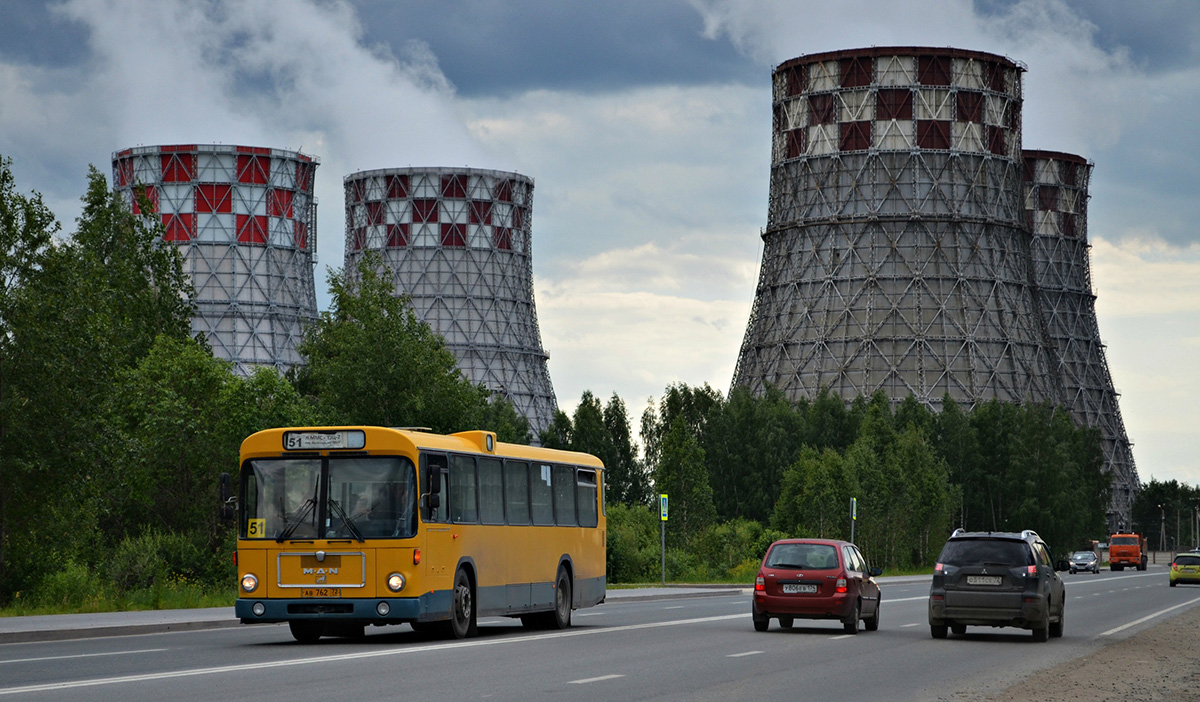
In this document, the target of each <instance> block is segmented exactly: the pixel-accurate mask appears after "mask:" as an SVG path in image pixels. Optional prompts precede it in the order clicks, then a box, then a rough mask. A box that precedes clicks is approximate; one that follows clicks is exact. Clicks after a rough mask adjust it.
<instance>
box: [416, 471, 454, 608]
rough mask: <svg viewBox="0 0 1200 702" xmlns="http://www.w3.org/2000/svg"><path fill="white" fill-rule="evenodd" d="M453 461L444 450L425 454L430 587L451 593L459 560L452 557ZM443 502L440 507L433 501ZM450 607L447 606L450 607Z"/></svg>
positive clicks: (424, 522) (423, 479) (423, 503)
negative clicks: (450, 472)
mask: <svg viewBox="0 0 1200 702" xmlns="http://www.w3.org/2000/svg"><path fill="white" fill-rule="evenodd" d="M448 470H449V464H448V463H447V461H446V456H445V455H444V454H429V453H423V454H421V493H422V494H421V521H422V525H421V526H422V528H423V529H424V531H425V550H424V554H423V557H422V559H421V560H423V561H424V562H425V577H426V591H427V592H432V591H437V590H442V591H445V592H446V593H449V592H450V590H451V589H452V587H453V586H452V583H451V580H452V578H453V577H454V573H453V572H452V571H451V568H453V567H454V565H455V563H454V562H453V559H451V558H450V555H451V553H450V552H451V548H450V519H449V514H450V493H449V492H448V491H447V490H446V474H447V471H448ZM433 502H439V503H440V504H439V505H438V506H437V507H432V505H431V503H433ZM448 609H449V607H447V610H448Z"/></svg>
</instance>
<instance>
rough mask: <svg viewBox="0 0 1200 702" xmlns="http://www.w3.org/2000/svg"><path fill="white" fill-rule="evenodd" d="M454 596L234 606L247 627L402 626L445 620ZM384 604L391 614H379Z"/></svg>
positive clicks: (239, 603) (280, 601)
mask: <svg viewBox="0 0 1200 702" xmlns="http://www.w3.org/2000/svg"><path fill="white" fill-rule="evenodd" d="M451 596H452V593H451V592H450V591H449V590H444V591H441V592H429V593H425V594H424V595H421V596H420V597H377V598H363V599H351V598H339V599H328V600H324V599H314V598H304V599H299V598H297V599H286V600H284V599H272V600H268V599H251V598H241V599H239V600H238V601H237V602H236V603H235V604H234V606H233V611H234V614H236V615H237V618H238V619H241V620H242V623H243V624H255V623H278V622H287V621H292V620H293V619H323V620H326V621H338V620H346V621H351V620H353V621H358V622H365V623H372V624H375V623H377V624H399V623H401V622H410V621H414V620H426V621H428V620H432V619H445V618H446V616H447V615H448V614H449V612H450V602H451ZM380 603H387V610H388V613H387V614H386V615H381V614H380V613H379V605H380ZM256 604H261V605H262V606H263V613H262V614H261V615H256V614H255V613H254V606H255V605H256Z"/></svg>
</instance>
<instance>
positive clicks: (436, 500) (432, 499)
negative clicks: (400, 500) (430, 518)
mask: <svg viewBox="0 0 1200 702" xmlns="http://www.w3.org/2000/svg"><path fill="white" fill-rule="evenodd" d="M426 500H428V502H429V509H437V508H438V507H441V506H442V496H441V495H439V494H437V493H436V492H431V493H429V496H428V497H427V498H426Z"/></svg>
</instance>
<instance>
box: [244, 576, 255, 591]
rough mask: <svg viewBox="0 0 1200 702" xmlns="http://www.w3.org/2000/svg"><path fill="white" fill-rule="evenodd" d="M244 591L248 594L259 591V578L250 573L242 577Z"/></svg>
mask: <svg viewBox="0 0 1200 702" xmlns="http://www.w3.org/2000/svg"><path fill="white" fill-rule="evenodd" d="M242 589H243V590H245V591H246V592H254V591H255V590H257V589H258V578H256V577H254V575H252V574H250V573H246V574H245V575H243V576H242Z"/></svg>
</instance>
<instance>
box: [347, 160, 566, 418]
mask: <svg viewBox="0 0 1200 702" xmlns="http://www.w3.org/2000/svg"><path fill="white" fill-rule="evenodd" d="M344 183H345V189H346V270H347V271H351V272H353V271H354V270H355V269H356V268H357V266H358V262H359V260H360V259H361V257H362V255H363V253H364V252H365V251H376V252H379V253H380V254H381V256H382V258H383V263H384V265H385V266H387V267H388V268H389V269H390V270H391V272H392V278H393V281H394V284H395V290H396V293H397V294H400V295H406V296H408V297H409V298H410V300H411V302H412V306H413V310H414V311H415V313H416V315H417V316H418V318H420V319H422V320H423V321H424V322H426V323H427V324H429V325H430V327H432V328H433V330H434V331H436V332H437V333H439V334H441V335H442V337H443V338H444V339H445V341H446V347H447V348H448V349H449V350H450V351H451V352H452V353H453V354H454V355H455V357H456V358H457V359H458V365H459V368H460V369H461V370H462V371H463V373H464V374H465V375H466V377H467V378H468V379H469V380H471V382H473V383H477V384H482V385H484V386H486V387H487V388H488V389H489V390H492V391H493V392H497V393H499V394H501V395H502V396H504V397H506V398H508V399H509V400H510V401H511V402H512V403H513V406H514V407H515V408H516V410H517V411H518V412H519V413H521V414H522V415H524V416H525V417H526V418H527V419H528V420H529V424H530V427H531V428H532V429H533V431H534V432H535V436H536V435H537V433H538V432H541V431H542V430H544V429H545V428H546V427H548V426H549V425H550V422H551V421H552V420H553V418H554V412H555V410H557V408H558V404H557V402H556V400H555V397H554V387H553V385H552V384H551V382H550V372H549V370H548V368H547V360H548V358H549V356H548V355H547V354H546V352H545V351H544V350H543V349H542V340H541V332H540V331H539V329H538V321H537V308H536V307H535V305H534V298H533V258H532V248H531V243H532V235H531V232H532V213H533V180H531V179H530V178H527V177H525V176H523V175H520V174H517V173H508V172H503V171H492V170H481V169H474V168H456V169H451V168H396V169H382V170H373V171H362V172H359V173H353V174H351V175H348V176H346V178H345V179H344Z"/></svg>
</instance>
